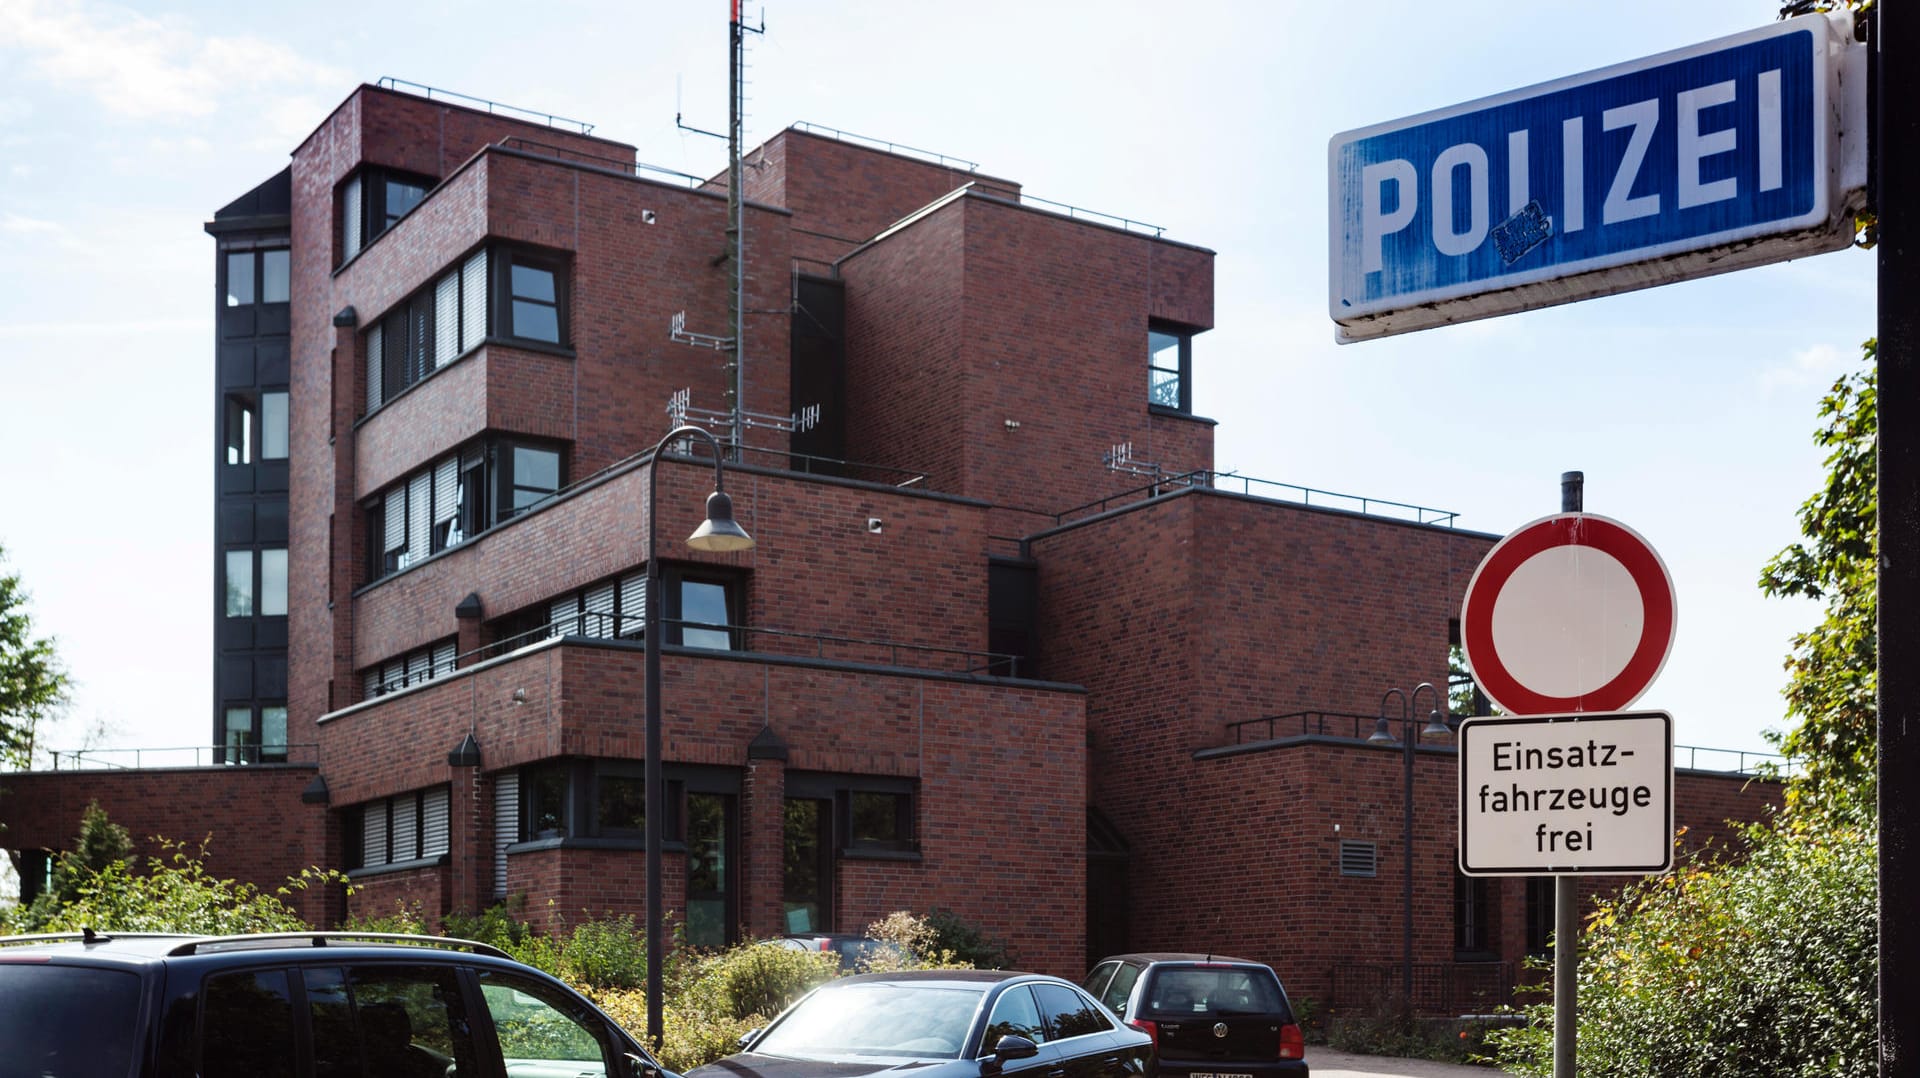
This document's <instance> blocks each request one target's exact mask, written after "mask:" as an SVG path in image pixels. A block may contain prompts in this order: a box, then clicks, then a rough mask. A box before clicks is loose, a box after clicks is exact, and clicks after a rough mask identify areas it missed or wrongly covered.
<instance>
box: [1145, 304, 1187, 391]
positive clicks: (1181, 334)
mask: <svg viewBox="0 0 1920 1078" xmlns="http://www.w3.org/2000/svg"><path fill="white" fill-rule="evenodd" d="M1156 336H1165V337H1172V338H1173V339H1174V341H1175V343H1176V344H1177V349H1176V354H1177V357H1178V358H1177V360H1176V365H1175V366H1173V367H1167V366H1163V365H1162V364H1161V363H1158V362H1155V354H1154V353H1155V349H1154V338H1155V337H1156ZM1193 336H1194V331H1193V330H1192V329H1189V328H1188V327H1186V326H1182V325H1179V324H1178V323H1174V322H1162V321H1159V320H1157V319H1156V320H1154V321H1150V322H1148V323H1147V403H1149V404H1151V405H1153V406H1154V407H1156V408H1166V409H1169V410H1171V411H1175V412H1192V411H1193ZM1156 374H1170V375H1172V384H1173V386H1174V391H1173V394H1172V398H1173V399H1172V400H1163V399H1161V396H1162V394H1161V390H1160V389H1159V387H1158V385H1156V383H1155V380H1154V375H1156Z"/></svg>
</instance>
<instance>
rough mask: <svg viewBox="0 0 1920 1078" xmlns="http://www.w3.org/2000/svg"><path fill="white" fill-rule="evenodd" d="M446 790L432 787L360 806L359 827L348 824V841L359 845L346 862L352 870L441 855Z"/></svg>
mask: <svg viewBox="0 0 1920 1078" xmlns="http://www.w3.org/2000/svg"><path fill="white" fill-rule="evenodd" d="M448 791H449V788H448V787H446V786H434V787H431V788H429V789H425V790H416V791H414V792H413V793H407V794H401V795H399V796H398V797H388V798H383V799H381V800H379V801H369V802H368V803H367V804H365V805H362V806H361V807H360V809H359V812H358V814H357V815H358V816H359V820H358V823H359V826H358V827H357V828H355V827H352V826H351V825H349V834H348V838H349V839H350V840H352V839H358V845H359V849H358V851H356V854H355V856H353V857H351V858H350V859H349V863H351V864H352V865H353V867H354V868H356V869H365V868H380V867H383V866H386V865H395V864H403V863H405V862H408V861H417V860H422V859H425V858H433V857H440V856H442V855H444V854H445V853H446V852H447V849H448V841H447V806H448Z"/></svg>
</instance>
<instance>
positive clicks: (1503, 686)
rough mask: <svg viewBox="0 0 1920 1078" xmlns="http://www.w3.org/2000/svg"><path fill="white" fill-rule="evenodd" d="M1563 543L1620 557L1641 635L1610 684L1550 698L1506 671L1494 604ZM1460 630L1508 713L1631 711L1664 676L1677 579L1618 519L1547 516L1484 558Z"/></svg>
mask: <svg viewBox="0 0 1920 1078" xmlns="http://www.w3.org/2000/svg"><path fill="white" fill-rule="evenodd" d="M1560 546H1582V547H1590V548H1592V549H1594V550H1598V551H1601V552H1602V553H1605V554H1607V555H1610V556H1611V557H1612V558H1613V559H1614V560H1615V561H1618V562H1619V563H1620V565H1621V566H1622V567H1623V568H1625V569H1626V571H1627V574H1628V575H1629V576H1631V577H1632V578H1633V583H1634V587H1635V588H1636V589H1638V590H1639V592H1640V603H1641V609H1642V617H1641V628H1640V639H1639V642H1638V643H1637V644H1636V645H1635V647H1634V649H1633V655H1632V656H1631V657H1630V658H1628V660H1627V663H1626V666H1624V667H1623V668H1621V670H1620V672H1619V673H1618V674H1616V675H1614V677H1613V679H1612V680H1610V681H1608V682H1607V683H1606V684H1604V685H1602V686H1600V687H1599V688H1597V689H1594V690H1592V691H1589V692H1585V693H1581V694H1579V695H1576V696H1551V695H1547V694H1544V693H1540V692H1536V691H1534V690H1533V689H1530V688H1528V687H1527V686H1526V685H1525V684H1523V683H1522V682H1521V681H1520V679H1519V678H1517V677H1515V676H1514V675H1513V673H1512V671H1510V670H1508V669H1507V666H1506V664H1505V663H1504V662H1503V661H1502V660H1501V658H1500V653H1499V652H1498V651H1497V650H1495V648H1494V645H1493V608H1494V603H1495V602H1496V601H1497V600H1498V599H1499V597H1500V590H1501V589H1502V588H1503V587H1505V586H1506V584H1507V581H1508V579H1509V578H1511V577H1512V576H1513V574H1514V572H1515V571H1516V570H1517V569H1519V568H1520V566H1522V565H1524V564H1526V562H1527V561H1528V559H1530V558H1532V557H1533V556H1534V555H1536V554H1539V553H1541V552H1543V551H1546V550H1550V549H1552V548H1554V547H1560ZM1460 630H1461V634H1460V635H1461V644H1462V646H1463V647H1465V649H1466V652H1467V665H1468V666H1469V667H1470V668H1471V669H1472V670H1473V676H1474V681H1475V682H1476V683H1477V684H1478V685H1479V686H1480V690H1481V691H1482V692H1484V693H1486V694H1487V698H1488V699H1490V700H1492V701H1493V702H1494V704H1495V705H1496V706H1498V707H1499V708H1500V709H1501V710H1502V711H1505V712H1507V713H1508V714H1512V715H1549V714H1556V713H1561V712H1575V711H1624V710H1626V708H1627V707H1628V705H1630V704H1632V703H1633V702H1634V701H1635V700H1638V699H1639V698H1640V694H1642V693H1644V692H1646V691H1647V687H1648V686H1650V685H1652V684H1653V679H1654V678H1656V677H1659V676H1660V668H1661V667H1662V666H1664V665H1665V664H1666V661H1667V653H1668V651H1669V650H1671V648H1672V646H1673V632H1674V602H1673V578H1672V577H1670V576H1669V575H1668V574H1667V567H1666V565H1665V563H1663V562H1662V561H1661V560H1660V555H1659V554H1657V553H1655V552H1654V549H1653V547H1652V545H1651V544H1649V543H1648V542H1647V541H1646V540H1645V539H1644V538H1642V537H1641V536H1640V534H1639V533H1638V532H1636V531H1634V530H1633V529H1632V528H1629V527H1627V526H1626V525H1625V524H1622V523H1620V522H1619V521H1617V520H1609V519H1608V518H1606V517H1602V516H1595V515H1593V514H1591V513H1562V514H1559V515H1557V516H1550V517H1542V518H1541V519H1539V520H1536V521H1534V522H1533V523H1531V524H1528V525H1525V526H1523V527H1521V528H1519V529H1517V530H1515V531H1514V532H1513V533H1512V534H1511V535H1508V536H1507V537H1506V538H1505V539H1502V540H1500V541H1499V542H1498V543H1495V544H1494V547H1493V549H1492V550H1490V551H1488V552H1487V556H1486V557H1485V558H1484V559H1482V560H1481V562H1480V566H1479V568H1477V569H1475V570H1474V572H1473V579H1472V580H1470V581H1468V582H1467V597H1466V601H1465V602H1464V603H1463V604H1462V605H1461V608H1460Z"/></svg>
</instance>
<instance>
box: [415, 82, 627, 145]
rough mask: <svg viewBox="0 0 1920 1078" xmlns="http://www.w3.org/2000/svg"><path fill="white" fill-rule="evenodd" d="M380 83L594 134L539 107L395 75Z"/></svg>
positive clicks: (581, 123) (588, 126) (587, 126)
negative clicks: (455, 90)
mask: <svg viewBox="0 0 1920 1078" xmlns="http://www.w3.org/2000/svg"><path fill="white" fill-rule="evenodd" d="M379 85H380V87H381V88H382V89H385V90H402V91H404V92H406V93H410V94H413V95H415V96H417V97H424V98H426V99H427V100H429V101H458V102H461V103H463V104H465V105H468V106H470V107H472V108H476V109H479V110H481V111H482V112H487V113H491V114H493V115H496V116H512V117H515V118H518V119H523V120H539V121H540V122H541V123H544V124H546V125H547V126H548V127H552V128H559V127H562V126H564V127H569V128H572V129H573V130H575V131H577V132H579V133H580V134H582V135H591V134H593V125H592V124H590V123H586V122H584V121H582V120H569V119H567V118H566V117H565V116H555V115H554V114H553V113H551V112H541V111H540V110H538V109H523V108H521V107H520V106H518V105H503V104H501V103H500V102H498V101H489V100H487V99H486V98H484V97H474V96H472V95H471V94H459V93H455V92H453V91H452V90H442V89H440V88H439V87H437V86H428V85H426V84H425V83H419V82H409V81H407V80H406V79H397V78H394V77H393V76H392V75H385V76H382V77H381V79H380V83H379Z"/></svg>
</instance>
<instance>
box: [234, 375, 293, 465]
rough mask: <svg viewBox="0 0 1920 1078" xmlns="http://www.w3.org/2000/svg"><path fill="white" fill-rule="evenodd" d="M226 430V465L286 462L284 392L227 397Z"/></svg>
mask: <svg viewBox="0 0 1920 1078" xmlns="http://www.w3.org/2000/svg"><path fill="white" fill-rule="evenodd" d="M225 428H226V430H225V434H226V461H227V463H228V464H252V463H254V462H255V461H260V460H285V459H287V393H286V391H285V390H278V391H275V392H271V393H262V394H260V395H259V397H258V399H257V401H256V398H255V397H254V395H253V394H252V393H234V394H230V395H229V396H228V397H227V407H226V420H225Z"/></svg>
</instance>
